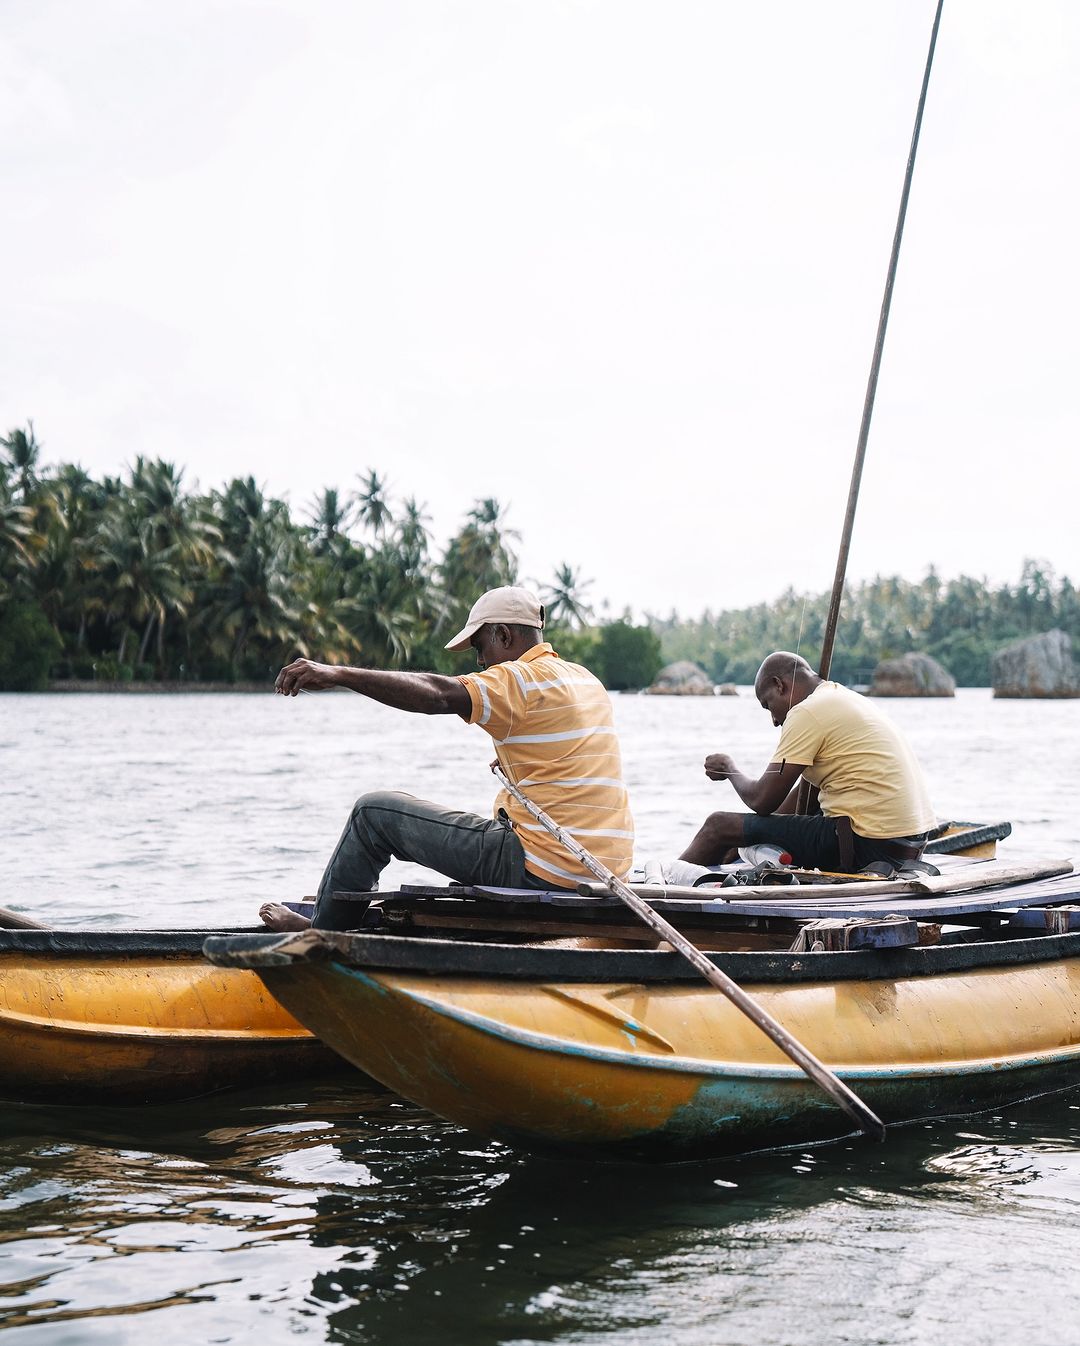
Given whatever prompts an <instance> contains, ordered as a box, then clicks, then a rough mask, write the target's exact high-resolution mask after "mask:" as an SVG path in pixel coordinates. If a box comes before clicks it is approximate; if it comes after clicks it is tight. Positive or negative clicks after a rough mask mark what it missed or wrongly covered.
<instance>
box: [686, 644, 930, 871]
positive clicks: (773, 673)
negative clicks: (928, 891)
mask: <svg viewBox="0 0 1080 1346" xmlns="http://www.w3.org/2000/svg"><path fill="white" fill-rule="evenodd" d="M754 695H755V696H756V697H757V699H758V701H759V702H760V703H761V706H762V709H763V710H766V711H768V713H769V715H770V716H771V717H772V722H773V724H774V725H776V726H777V728H778V729H780V731H781V732H780V741H779V743H778V744H777V745H776V751H775V753H774V755H773V760H772V761H771V762H770V763H769V765H768V766H767V767H766V769H765V771H764V772H763V774H762V775H761V776H759V777H758V778H757V779H756V780H755V779H754V778H753V777H751V776H747V775H745V774H744V773H743V772H742V771H740V770H739V768H738V767H737V766H736V765H735V763H734V762H733V761H732V760H731V758H730V757H729V756H728V755H727V754H726V753H722V752H718V753H713V754H712V755H711V756H709V757H706V759H705V774H706V775H707V776H708V777H709V779H710V780H727V781H730V782H731V784H732V786H733V787H734V789H735V793H736V794H737V795H738V796H739V798H740V799H741V800H742V801H743V803H744V804H746V805H747V807H748V808H750V809H752V810H753V812H751V813H713V814H710V816H709V817H708V818H706V820H705V822H704V824H703V826H702V827H701V830H700V831H699V832H698V834H697V836H695V837H694V839H693V841H692V842H691V843H690V845H689V846H688V847H687V849H686V850H685V851H684V852H683V854H682V856H681V859H683V860H685V861H689V862H691V863H692V864H697V865H715V864H719V863H721V862H722V861H723V859H724V857H725V855H726V854H727V853H728V852H729V851H730V850H731V849H732V848H734V847H738V846H749V845H753V844H754V843H757V842H771V843H773V844H774V845H777V846H780V847H782V849H783V850H785V851H787V852H788V853H789V854H790V855H791V857H792V860H793V861H794V862H795V864H797V865H801V866H805V867H808V868H816V869H826V870H832V871H839V872H843V873H853V872H855V871H857V870H859V869H863V868H864V867H865V866H867V865H869V864H872V863H874V862H876V861H885V862H887V863H889V864H891V865H893V866H899V865H902V864H904V863H906V862H910V861H912V860H916V859H918V857H919V855H920V853H921V852H922V848H923V845H924V844H925V842H926V837H927V833H928V832H930V831H931V830H932V829H933V828H934V826H935V825H936V822H937V819H936V818H935V816H934V811H933V809H932V808H931V807H930V801H929V797H928V795H927V792H926V784H925V782H924V780H923V775H922V771H921V769H920V767H919V764H918V762H917V761H916V760H915V756H914V754H913V753H912V751H911V748H910V747H909V746H908V743H907V740H906V739H905V738H904V737H903V735H902V734H901V733H900V730H899V729H898V728H897V727H896V725H895V724H893V722H892V721H891V720H890V719H889V718H888V716H887V715H885V713H884V712H883V711H882V710H881V709H880V708H879V707H878V706H877V705H876V704H875V703H874V702H873V701H868V700H867V699H866V698H865V697H863V696H860V695H858V693H856V692H852V691H849V690H848V689H847V688H846V687H841V686H839V684H837V683H835V682H826V681H825V679H823V678H820V677H818V675H817V674H816V673H815V672H814V670H813V669H812V668H811V667H810V665H809V664H808V663H807V662H806V660H805V659H803V658H800V656H799V655H797V654H791V653H789V652H788V651H786V650H778V651H776V652H775V653H774V654H770V655H769V656H768V657H767V658H766V659H765V660H764V662H763V663H762V665H761V667H760V668H759V669H758V673H757V678H756V679H755V681H754ZM800 777H801V778H804V779H805V780H807V781H809V782H810V784H811V785H814V786H816V787H817V789H818V791H819V804H820V810H821V811H820V812H819V813H814V814H809V815H805V816H803V815H798V814H796V813H795V812H794V801H795V793H796V790H795V787H796V786H797V784H798V782H799V779H800Z"/></svg>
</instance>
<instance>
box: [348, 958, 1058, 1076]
mask: <svg viewBox="0 0 1080 1346" xmlns="http://www.w3.org/2000/svg"><path fill="white" fill-rule="evenodd" d="M331 966H332V967H333V968H334V970H335V971H336V972H339V973H341V974H342V975H344V976H347V977H354V978H355V979H356V980H357V981H359V982H362V983H363V984H364V985H365V986H367V987H368V988H369V989H371V990H374V991H377V992H378V993H379V994H382V995H385V994H386V993H387V988H386V987H385V986H383V985H382V983H380V982H379V981H378V980H377V978H374V977H372V976H370V975H369V974H368V973H366V972H361V971H359V970H358V969H357V968H352V967H346V966H345V965H344V964H343V963H332V964H331ZM393 993H394V994H395V995H400V996H402V997H404V998H406V999H409V1000H412V1001H414V1002H415V1003H416V1004H418V1005H423V1006H424V1008H425V1009H429V1010H431V1011H432V1012H433V1013H435V1014H439V1015H441V1016H442V1017H443V1018H445V1019H452V1020H456V1021H457V1022H458V1023H462V1024H466V1025H468V1026H469V1027H470V1028H475V1029H477V1030H478V1031H479V1032H481V1033H486V1034H487V1035H488V1036H489V1037H493V1038H501V1039H502V1040H503V1041H505V1042H511V1043H513V1044H514V1045H515V1046H519V1047H527V1048H530V1049H532V1050H534V1051H544V1052H552V1053H556V1054H558V1055H561V1056H582V1057H585V1058H586V1059H588V1060H591V1061H597V1062H601V1063H604V1064H607V1065H620V1066H634V1067H638V1068H640V1069H643V1070H667V1071H674V1072H675V1073H676V1074H685V1075H709V1076H716V1077H718V1078H720V1077H725V1078H731V1077H734V1076H738V1077H741V1078H744V1079H776V1080H787V1079H790V1080H801V1079H803V1078H805V1077H804V1075H803V1072H802V1071H801V1070H800V1069H799V1067H798V1066H787V1065H772V1066H769V1065H763V1066H748V1065H743V1064H735V1063H724V1062H716V1061H701V1060H695V1059H693V1058H690V1057H686V1056H656V1055H653V1054H652V1053H649V1052H634V1053H629V1052H620V1051H616V1050H614V1049H613V1048H608V1047H594V1046H587V1045H584V1044H582V1043H578V1042H570V1041H568V1040H567V1039H565V1038H556V1037H551V1036H549V1035H548V1034H545V1033H534V1032H533V1031H532V1030H531V1029H528V1028H516V1027H513V1026H512V1025H510V1024H504V1023H500V1022H499V1021H498V1020H497V1019H489V1018H487V1017H486V1016H485V1015H482V1014H476V1013H474V1012H473V1011H472V1010H466V1009H462V1008H461V1007H460V1006H456V1005H455V1006H449V1005H444V1004H443V1003H442V1002H441V1001H438V1000H434V999H432V998H431V997H429V996H425V995H423V994H422V993H421V992H419V991H406V990H402V989H401V988H400V987H395V988H394V992H393ZM1070 1060H1076V1061H1080V1044H1077V1045H1075V1046H1072V1047H1063V1048H1060V1049H1059V1050H1057V1051H1052V1052H1036V1053H1033V1054H1030V1055H1023V1056H1005V1057H988V1058H984V1059H982V1060H975V1061H965V1062H963V1063H961V1064H955V1063H950V1064H946V1065H940V1066H933V1065H931V1066H928V1065H920V1066H886V1067H884V1068H882V1067H879V1066H843V1067H840V1068H838V1069H837V1071H836V1073H837V1074H838V1075H839V1076H840V1077H841V1078H842V1079H845V1080H864V1081H875V1080H880V1081H884V1082H887V1083H891V1082H894V1081H897V1080H924V1079H934V1078H942V1079H949V1078H955V1077H959V1076H964V1075H989V1074H1006V1073H1009V1072H1012V1071H1016V1070H1027V1069H1030V1068H1032V1067H1039V1066H1047V1065H1062V1064H1065V1063H1067V1062H1068V1061H1070Z"/></svg>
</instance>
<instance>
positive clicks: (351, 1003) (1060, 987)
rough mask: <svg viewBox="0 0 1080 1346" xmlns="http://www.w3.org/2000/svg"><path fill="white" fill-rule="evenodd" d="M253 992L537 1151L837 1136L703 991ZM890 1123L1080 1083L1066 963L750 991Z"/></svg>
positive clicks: (801, 1088) (454, 1115) (824, 1106)
mask: <svg viewBox="0 0 1080 1346" xmlns="http://www.w3.org/2000/svg"><path fill="white" fill-rule="evenodd" d="M263 975H264V976H265V978H266V980H267V984H268V985H269V986H270V987H271V989H272V990H273V992H274V994H275V995H277V996H278V997H279V998H280V999H281V1000H282V1002H283V1003H284V1004H286V1005H288V1006H289V1008H290V1009H292V1011H293V1012H294V1013H295V1014H296V1015H297V1017H298V1018H300V1019H301V1020H302V1021H303V1022H305V1023H306V1024H307V1025H308V1026H309V1027H310V1028H311V1029H312V1030H313V1031H315V1032H316V1033H318V1034H319V1035H320V1037H322V1038H323V1039H324V1040H325V1041H326V1042H327V1043H328V1044H329V1045H331V1046H333V1047H334V1048H335V1049H336V1050H337V1051H339V1052H341V1054H342V1055H343V1056H345V1057H346V1058H347V1059H348V1060H350V1061H352V1062H353V1064H355V1065H357V1066H359V1067H360V1069H362V1070H364V1071H366V1072H367V1073H369V1074H371V1075H373V1076H374V1077H375V1078H376V1079H378V1080H380V1081H381V1082H382V1083H383V1084H385V1085H387V1086H388V1087H389V1088H391V1089H394V1090H395V1091H396V1092H398V1093H400V1094H402V1095H404V1096H405V1097H407V1098H410V1099H412V1100H413V1101H415V1102H417V1103H419V1104H421V1105H422V1106H424V1107H427V1108H430V1109H431V1110H432V1111H434V1112H437V1113H440V1114H441V1115H442V1116H445V1117H447V1118H449V1119H451V1120H452V1121H455V1122H458V1123H460V1124H462V1125H465V1126H469V1127H473V1128H475V1129H477V1130H480V1131H483V1132H486V1133H488V1134H494V1135H501V1136H504V1137H507V1138H510V1139H512V1140H515V1141H518V1142H519V1143H524V1144H526V1145H532V1146H539V1147H544V1146H559V1145H562V1146H567V1145H568V1146H572V1147H576V1148H583V1147H595V1146H599V1147H605V1146H608V1147H612V1148H614V1149H618V1148H629V1149H634V1148H638V1149H642V1148H648V1146H649V1143H651V1142H656V1143H658V1144H659V1145H660V1146H662V1147H666V1148H667V1149H668V1150H669V1151H670V1153H671V1154H672V1155H674V1154H682V1153H684V1152H691V1151H693V1152H709V1151H714V1152H720V1151H722V1150H724V1149H737V1148H751V1147H753V1146H754V1145H755V1144H759V1145H760V1144H770V1143H777V1142H779V1141H781V1140H784V1139H791V1138H794V1137H806V1138H809V1137H811V1136H812V1135H814V1134H820V1133H822V1132H825V1133H828V1132H830V1131H831V1133H832V1134H839V1133H841V1132H844V1131H846V1130H848V1129H849V1123H847V1121H846V1119H845V1118H844V1117H843V1115H842V1114H840V1113H838V1112H837V1111H836V1109H835V1107H834V1105H833V1104H832V1103H831V1102H830V1101H829V1100H828V1099H827V1098H826V1097H825V1095H823V1094H822V1093H821V1092H820V1091H819V1090H818V1089H817V1088H816V1086H814V1085H812V1084H811V1083H810V1082H809V1081H808V1080H807V1079H806V1077H805V1076H804V1075H803V1074H802V1072H801V1071H799V1070H798V1068H797V1067H795V1066H792V1065H791V1063H790V1062H789V1061H788V1058H787V1057H785V1056H784V1055H783V1054H782V1053H781V1051H780V1050H779V1048H777V1047H776V1046H775V1045H774V1044H773V1043H772V1042H771V1041H770V1040H769V1039H768V1038H766V1037H765V1036H764V1034H762V1033H761V1032H760V1031H759V1030H758V1029H757V1028H755V1027H754V1025H753V1024H752V1023H750V1021H749V1020H747V1019H746V1018H745V1017H744V1016H743V1015H742V1014H740V1013H739V1011H738V1010H736V1009H735V1007H734V1006H733V1005H731V1003H730V1002H729V1001H727V1000H726V999H725V998H724V997H723V996H722V995H720V994H719V993H717V992H716V991H714V990H712V989H711V988H709V987H707V986H704V985H702V986H696V985H693V984H690V983H688V984H686V985H664V986H658V987H646V986H643V985H620V986H605V985H603V984H596V985H588V986H579V985H568V986H550V987H545V986H540V985H536V984H530V983H528V982H517V981H511V980H509V979H506V980H500V979H494V978H490V979H482V978H475V977H437V976H424V975H419V974H402V973H391V972H383V971H380V972H374V973H369V972H366V971H359V970H357V969H352V968H347V967H344V966H341V965H339V964H330V965H327V964H321V965H320V964H313V963H300V962H298V963H295V964H292V965H291V966H288V967H283V968H280V969H278V968H266V969H264V971H263ZM745 989H746V990H747V991H748V992H749V993H750V994H751V995H753V996H754V997H755V999H757V1000H758V1001H759V1003H761V1004H762V1006H763V1007H764V1008H765V1009H767V1010H768V1011H769V1012H770V1013H771V1014H772V1015H774V1017H776V1018H777V1019H778V1020H779V1021H780V1022H781V1023H782V1024H783V1025H784V1026H785V1027H786V1028H787V1029H788V1030H789V1031H790V1032H792V1033H794V1035H795V1036H796V1037H797V1038H799V1039H800V1041H802V1042H803V1043H804V1044H805V1045H806V1046H807V1047H808V1048H809V1049H810V1050H811V1051H812V1052H814V1053H815V1054H816V1055H818V1056H819V1057H820V1058H821V1059H822V1060H823V1061H825V1062H826V1064H828V1065H829V1066H831V1067H832V1068H833V1069H834V1070H836V1071H838V1073H839V1074H840V1075H841V1076H842V1077H843V1078H846V1079H847V1080H848V1081H849V1083H851V1084H852V1085H853V1087H855V1088H856V1089H857V1090H858V1091H859V1092H860V1093H861V1094H862V1095H863V1097H864V1098H865V1099H866V1101H867V1102H868V1103H869V1104H870V1106H871V1107H873V1108H874V1109H875V1110H876V1111H879V1112H880V1114H881V1115H883V1116H884V1117H885V1118H886V1120H903V1119H905V1118H912V1117H917V1116H928V1115H935V1114H943V1113H946V1112H951V1111H963V1110H968V1111H971V1110H974V1109H975V1108H977V1107H979V1106H986V1107H989V1106H998V1105H1000V1104H1001V1103H1003V1102H1007V1101H1009V1100H1010V1099H1015V1098H1019V1097H1022V1096H1026V1095H1028V1094H1031V1093H1034V1092H1039V1090H1040V1089H1042V1090H1046V1089H1050V1088H1055V1087H1062V1086H1063V1085H1065V1084H1068V1083H1080V967H1077V966H1076V965H1075V962H1074V961H1073V960H1062V961H1059V962H1053V963H1044V964H1029V965H1021V966H1010V967H999V968H986V969H979V970H975V971H969V972H959V973H946V974H941V975H938V976H934V977H921V978H908V979H900V980H897V981H846V982H844V981H837V982H801V983H789V984H783V985H779V984H770V985H758V986H754V985H748V986H747V987H746V988H745Z"/></svg>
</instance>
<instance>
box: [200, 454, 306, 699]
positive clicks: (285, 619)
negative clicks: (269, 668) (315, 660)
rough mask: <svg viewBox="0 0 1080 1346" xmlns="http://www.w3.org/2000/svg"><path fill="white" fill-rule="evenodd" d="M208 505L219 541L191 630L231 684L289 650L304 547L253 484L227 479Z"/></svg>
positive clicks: (275, 503) (295, 629) (277, 506)
mask: <svg viewBox="0 0 1080 1346" xmlns="http://www.w3.org/2000/svg"><path fill="white" fill-rule="evenodd" d="M212 503H213V508H214V510H215V514H216V517H217V519H218V522H219V528H220V536H221V540H220V542H219V544H218V547H217V549H216V556H215V564H214V566H213V568H212V571H211V574H210V577H209V579H208V580H207V581H206V582H205V583H204V585H203V586H202V588H201V591H200V595H199V611H198V620H197V622H196V623H195V625H196V627H197V629H198V630H199V631H200V632H203V633H205V634H206V636H207V638H208V643H209V646H210V649H211V650H212V651H214V652H216V653H217V654H218V655H219V656H221V657H222V658H224V659H227V661H228V663H229V666H230V668H231V670H232V674H233V676H234V677H238V676H240V675H241V673H243V672H245V671H250V670H251V669H252V667H253V666H255V665H256V663H257V661H261V659H264V658H265V660H266V662H267V664H269V663H271V662H272V661H273V659H275V658H278V657H280V656H281V655H282V653H283V652H284V651H285V650H286V649H288V648H291V647H295V646H296V643H297V640H298V639H299V636H300V630H301V627H302V621H301V615H300V612H299V611H298V609H297V606H296V594H295V586H294V583H293V577H294V576H295V575H297V574H299V573H302V571H303V565H304V560H303V557H304V552H303V544H302V540H301V537H300V534H299V532H298V531H297V530H296V529H295V528H294V527H293V525H292V522H291V521H290V519H289V510H288V506H287V505H286V504H285V503H284V501H281V500H273V499H267V498H266V496H265V495H264V493H263V491H262V489H261V487H259V486H257V485H256V483H255V479H254V477H247V478H236V479H234V480H233V481H231V482H230V483H229V484H228V486H227V487H226V488H225V490H224V491H223V492H221V491H217V492H214V494H213V496H212Z"/></svg>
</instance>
